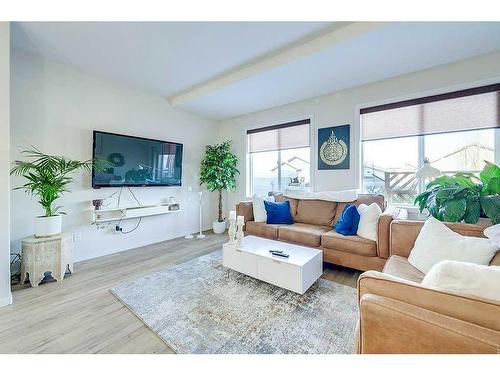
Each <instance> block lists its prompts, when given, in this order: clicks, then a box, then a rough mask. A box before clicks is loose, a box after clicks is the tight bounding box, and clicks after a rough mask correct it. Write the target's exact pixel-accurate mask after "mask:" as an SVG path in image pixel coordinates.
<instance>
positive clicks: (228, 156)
mask: <svg viewBox="0 0 500 375" xmlns="http://www.w3.org/2000/svg"><path fill="white" fill-rule="evenodd" d="M237 165H238V157H237V156H236V155H235V154H234V153H232V152H231V142H230V141H225V142H222V143H220V144H215V145H208V146H206V150H205V157H204V158H203V160H202V161H201V169H200V185H201V184H205V185H206V186H207V188H208V189H209V190H210V191H217V192H218V197H219V204H218V217H217V221H214V222H213V224H212V227H213V230H214V233H216V234H221V233H224V231H225V230H226V222H225V219H224V217H222V192H223V191H224V190H231V189H235V188H236V175H237V174H239V173H240V172H239V171H238V169H237V168H236V167H237Z"/></svg>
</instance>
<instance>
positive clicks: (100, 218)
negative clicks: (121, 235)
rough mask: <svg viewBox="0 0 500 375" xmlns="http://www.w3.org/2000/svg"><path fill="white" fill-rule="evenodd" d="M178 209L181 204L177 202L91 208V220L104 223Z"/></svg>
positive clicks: (176, 210)
mask: <svg viewBox="0 0 500 375" xmlns="http://www.w3.org/2000/svg"><path fill="white" fill-rule="evenodd" d="M180 211H181V206H180V204H179V203H178V202H175V203H165V204H158V205H144V206H131V207H116V208H104V209H101V210H92V222H93V223H104V222H107V221H118V220H127V219H134V218H138V217H145V216H154V215H164V214H172V213H174V212H180Z"/></svg>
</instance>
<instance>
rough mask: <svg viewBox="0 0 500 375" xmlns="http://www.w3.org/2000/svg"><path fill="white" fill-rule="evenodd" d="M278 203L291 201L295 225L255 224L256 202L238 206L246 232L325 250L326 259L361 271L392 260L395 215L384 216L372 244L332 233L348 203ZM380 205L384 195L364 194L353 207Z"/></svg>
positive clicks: (295, 201)
mask: <svg viewBox="0 0 500 375" xmlns="http://www.w3.org/2000/svg"><path fill="white" fill-rule="evenodd" d="M274 197H275V199H276V201H277V202H280V201H284V200H288V201H289V202H290V209H291V211H292V212H291V213H292V217H293V221H294V224H290V225H281V224H266V223H263V222H255V221H254V217H253V206H252V202H241V203H238V205H237V207H236V210H237V212H238V215H243V216H244V217H245V228H244V230H245V233H246V234H248V235H255V236H259V237H266V238H271V239H275V240H280V241H284V242H292V243H296V244H300V245H305V246H310V247H317V248H320V249H321V250H323V260H324V261H325V262H329V263H334V264H338V265H342V266H346V267H350V268H355V269H358V270H362V271H366V270H379V271H381V270H382V269H383V267H384V264H385V262H386V260H387V258H389V229H390V225H391V222H392V221H393V220H394V219H395V217H394V215H391V214H388V213H384V214H383V215H382V216H381V217H380V219H379V222H378V239H377V241H372V240H369V239H365V238H362V237H359V236H343V235H341V234H338V233H336V232H335V231H334V230H332V226H333V225H334V224H335V223H336V222H337V220H338V219H339V218H340V216H341V214H342V210H343V209H344V207H345V205H346V203H337V202H327V201H320V200H299V199H293V198H287V197H284V196H283V195H282V194H275V195H274ZM373 202H375V203H377V204H378V205H379V206H380V208H381V209H382V211H384V208H385V201H384V197H383V196H382V195H368V194H360V195H359V196H358V199H357V200H356V201H355V202H352V203H351V204H355V205H360V204H362V203H364V204H367V205H369V204H371V203H373Z"/></svg>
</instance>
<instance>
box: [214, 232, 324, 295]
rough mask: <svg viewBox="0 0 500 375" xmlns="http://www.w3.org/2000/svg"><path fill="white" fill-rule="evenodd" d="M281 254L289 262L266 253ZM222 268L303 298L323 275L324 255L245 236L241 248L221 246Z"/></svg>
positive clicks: (311, 250) (315, 250) (228, 244)
mask: <svg viewBox="0 0 500 375" xmlns="http://www.w3.org/2000/svg"><path fill="white" fill-rule="evenodd" d="M271 249H277V250H283V251H284V252H285V253H288V254H289V255H290V257H289V258H281V257H277V256H273V255H271V254H270V253H269V250H271ZM222 264H223V266H224V267H227V268H230V269H232V270H234V271H238V272H241V273H244V274H245V275H248V276H252V277H255V278H256V279H259V280H262V281H265V282H268V283H270V284H273V285H276V286H279V287H281V288H284V289H288V290H291V291H293V292H296V293H299V294H303V293H305V292H306V290H307V289H309V287H310V286H311V285H312V284H313V283H314V282H315V281H316V280H318V279H319V277H320V276H321V275H322V274H323V252H322V251H320V250H317V249H312V248H310V247H305V246H299V245H293V244H288V243H284V242H279V241H274V240H269V239H267V238H261V237H255V236H246V237H244V238H243V239H242V241H241V246H238V247H237V246H236V245H233V244H230V243H226V244H224V245H223V256H222Z"/></svg>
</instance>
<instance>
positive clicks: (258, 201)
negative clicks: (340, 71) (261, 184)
mask: <svg viewBox="0 0 500 375" xmlns="http://www.w3.org/2000/svg"><path fill="white" fill-rule="evenodd" d="M265 200H266V201H269V202H274V197H258V196H254V197H252V206H253V220H254V221H255V222H258V223H262V222H264V223H265V222H266V221H267V213H266V208H265V207H264V201H265Z"/></svg>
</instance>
